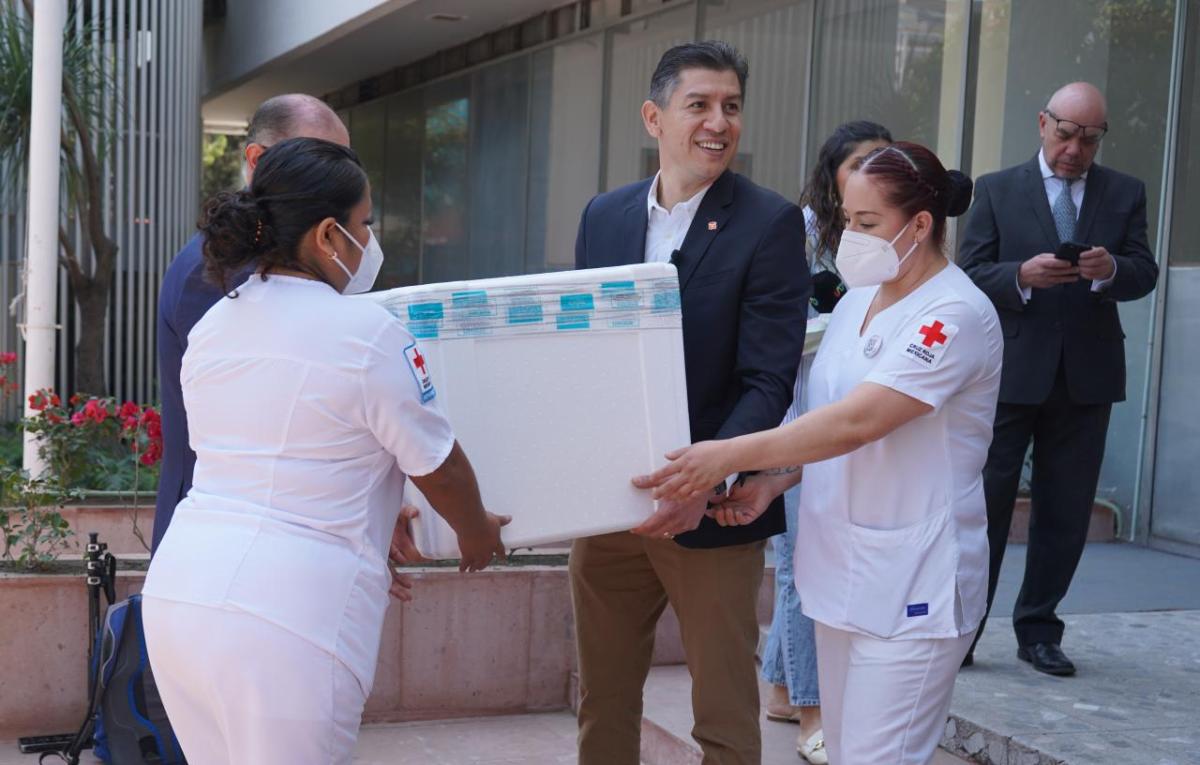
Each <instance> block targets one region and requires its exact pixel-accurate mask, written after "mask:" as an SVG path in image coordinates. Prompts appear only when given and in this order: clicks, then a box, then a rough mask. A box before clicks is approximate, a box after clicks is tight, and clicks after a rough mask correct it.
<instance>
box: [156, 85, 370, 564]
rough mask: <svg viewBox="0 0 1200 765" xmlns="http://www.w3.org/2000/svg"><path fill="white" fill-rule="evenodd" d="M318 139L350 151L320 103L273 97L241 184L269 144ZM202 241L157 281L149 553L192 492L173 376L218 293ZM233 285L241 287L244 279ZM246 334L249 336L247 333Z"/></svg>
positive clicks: (253, 136)
mask: <svg viewBox="0 0 1200 765" xmlns="http://www.w3.org/2000/svg"><path fill="white" fill-rule="evenodd" d="M300 137H304V138H323V139H325V140H326V141H332V142H334V143H339V144H341V145H343V146H349V145H350V134H349V133H347V132H346V126H345V125H343V124H342V121H341V119H340V118H339V117H338V116H337V114H336V113H334V111H333V110H332V109H330V108H329V107H328V106H326V105H325V103H324V102H322V101H321V100H320V99H317V98H313V97H312V96H308V95H304V94H302V93H292V94H287V95H282V96H275V97H273V98H269V99H267V100H266V101H264V102H263V103H262V104H261V105H260V106H259V107H258V109H257V110H256V111H255V112H254V116H253V117H252V118H251V120H250V126H249V130H248V134H247V136H246V148H245V157H246V165H245V173H244V174H245V176H246V182H247V183H249V182H250V177H251V175H252V174H253V173H254V167H255V165H257V164H258V158H259V157H260V156H262V153H263V152H264V151H266V150H267V148H268V147H270V146H271V145H272V144H274V143H276V142H278V141H282V140H284V139H286V138H300ZM203 246H204V240H203V238H202V237H201V236H200V235H199V234H196V235H195V236H193V237H192V238H191V240H190V241H189V242H188V243H187V244H186V245H184V247H183V249H182V250H180V251H179V254H178V255H176V256H175V259H174V260H172V261H171V265H170V266H168V267H167V272H166V274H165V275H164V276H163V282H162V287H161V288H160V290H159V293H158V383H159V389H160V391H161V395H162V429H163V459H162V469H161V473H160V474H159V478H158V499H157V501H156V503H155V508H154V536H153V541H152V543H151V552H152V553H153V551H154V550H156V549H158V543H159V542H160V541H161V540H162V538H163V534H165V533H166V531H167V526H168V525H170V523H171V516H172V515H173V514H174V512H175V506H176V505H177V504H179V501H180V500H182V499H183V498H184V497H185V496H187V493H188V490H189V489H191V488H192V471H193V470H194V469H195V467H196V453H195V452H193V451H192V450H191V448H190V447H189V446H188V425H187V413H186V412H185V411H184V406H183V392H182V390H181V389H180V383H179V370H180V365H181V364H182V362H183V352H184V351H186V350H187V336H188V333H189V332H191V331H192V327H193V326H195V324H196V322H198V321H200V318H201V317H202V316H204V314H205V313H207V312H208V309H209V308H212V307H213V305H215V304H216V302H217V301H218V300H220V299H221V297H222V293H221V290H220V288H219V287H217V286H216V285H214V284H212V283H211V282H209V281H208V280H207V279H206V278H205V277H204V258H203V254H202V252H201V249H202V247H203ZM248 275H249V274H243V275H242V277H241V278H239V279H236V280H235V281H237V282H239V283H240V282H241V281H242V279H244V277H245V276H248ZM247 331H253V328H248V329H247Z"/></svg>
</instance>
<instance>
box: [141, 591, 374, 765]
mask: <svg viewBox="0 0 1200 765" xmlns="http://www.w3.org/2000/svg"><path fill="white" fill-rule="evenodd" d="M142 619H143V622H144V624H145V631H146V648H147V651H148V653H149V657H150V665H151V667H152V669H153V671H154V680H155V682H156V684H157V685H158V690H159V693H160V694H161V695H162V700H163V706H164V707H165V708H166V711H167V717H168V719H169V720H170V721H171V726H172V727H173V728H174V730H175V735H176V736H178V738H179V744H180V746H181V747H182V748H183V753H184V756H185V757H187V760H188V763H189V764H190V765H234V764H235V763H236V764H244V763H255V765H299V764H301V763H334V765H349V763H350V761H351V759H352V757H353V753H354V745H355V741H356V740H357V738H358V728H359V724H360V723H361V721H362V711H363V705H364V704H365V703H366V693H365V692H364V691H363V688H362V686H361V685H360V684H359V682H358V680H357V679H356V678H355V676H354V673H353V672H351V671H350V670H349V669H348V668H347V667H346V665H345V664H343V663H342V662H340V661H339V660H338V659H337V658H335V657H334V656H333V655H332V654H330V653H328V652H327V651H324V650H322V649H320V648H318V647H316V646H315V645H313V644H312V643H310V642H308V641H306V640H304V639H303V638H301V637H299V636H298V635H296V634H294V633H292V632H289V631H287V630H284V629H282V628H281V627H278V626H276V625H274V624H272V623H271V622H268V621H266V620H264V619H261V618H259V617H257V616H253V615H250V614H247V613H244V612H241V611H232V610H224V609H220V608H212V607H208V606H197V605H192V604H189V603H178V602H175V601H171V600H163V599H161V598H154V597H150V596H143V600H142Z"/></svg>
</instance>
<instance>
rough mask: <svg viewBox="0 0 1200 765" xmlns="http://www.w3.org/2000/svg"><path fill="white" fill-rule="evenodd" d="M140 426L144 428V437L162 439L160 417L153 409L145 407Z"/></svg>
mask: <svg viewBox="0 0 1200 765" xmlns="http://www.w3.org/2000/svg"><path fill="white" fill-rule="evenodd" d="M141 424H142V425H143V426H144V427H145V428H146V435H147V436H149V437H150V438H152V439H161V438H162V416H161V415H159V413H158V412H157V411H156V410H155V409H154V408H153V407H149V406H148V407H146V409H145V411H143V412H142V421H141Z"/></svg>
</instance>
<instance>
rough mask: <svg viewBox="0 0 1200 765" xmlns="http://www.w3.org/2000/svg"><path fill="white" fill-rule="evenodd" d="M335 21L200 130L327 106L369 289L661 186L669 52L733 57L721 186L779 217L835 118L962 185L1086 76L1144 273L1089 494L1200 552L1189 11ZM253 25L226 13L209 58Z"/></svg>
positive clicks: (1163, 3) (816, 5)
mask: <svg viewBox="0 0 1200 765" xmlns="http://www.w3.org/2000/svg"><path fill="white" fill-rule="evenodd" d="M243 5H244V4H243ZM306 5H322V4H320V3H315V2H314V3H306V2H301V3H297V2H287V3H284V2H282V0H279V1H278V2H268V1H266V0H264V1H263V2H256V3H254V4H253V6H254V10H253V13H254V14H255V16H263V15H264V14H268V15H269V13H270V8H268V7H274V9H275V10H276V11H278V12H279V13H281V14H282V13H284V10H283V9H284V6H286V7H287V9H288V10H287V11H286V13H287V14H288V15H289V16H293V17H294V16H296V15H301V16H302V15H304V13H303V10H301V9H298V8H297V6H306ZM498 6H499V7H504V8H507V10H508V15H509V17H510V18H508V19H507V20H506V21H504V20H502V19H501V18H500V16H503V15H504V14H503V13H500V15H499V16H498V15H497V14H498V13H499V11H497V7H498ZM339 8H340V9H341V10H340V15H339V16H338V18H336V19H332V20H326V21H327V22H328V26H325V27H322V28H321V29H319V30H317V31H315V32H310V33H308V34H307V35H302V36H301V37H302V38H303V39H301V38H294V39H291V40H289V41H285V42H279V41H273V42H272V43H271V44H272V45H273V46H274V48H273V49H272V51H271V52H270V53H268V54H265V55H262V56H259V57H258V59H257V60H256V61H254V62H252V63H251V64H247V65H246V66H245V67H244V68H243V70H238V71H223V72H221V73H217V74H213V73H212V72H211V70H210V75H212V76H210V78H209V81H208V83H207V88H208V94H207V95H206V97H205V98H206V101H205V107H204V109H205V117H206V119H212V120H214V121H223V122H228V121H230V120H237V119H242V120H244V119H246V118H247V117H248V116H249V114H250V112H252V110H253V106H254V104H255V103H257V100H258V99H259V97H262V96H265V95H270V94H271V93H272V92H283V91H286V90H306V91H308V92H314V93H317V94H320V95H323V96H325V97H326V99H327V100H328V101H329V102H330V103H331V104H332V105H333V106H334V107H335V108H337V109H338V110H339V113H340V114H341V115H342V116H343V118H344V120H345V121H346V123H347V124H348V126H349V128H350V132H351V139H352V142H353V145H354V148H355V149H356V150H357V151H358V153H359V155H360V157H361V158H362V160H363V162H364V164H365V166H366V167H367V169H368V172H369V174H370V176H371V186H372V194H373V197H374V203H375V208H376V211H377V213H376V217H377V219H378V220H379V221H380V223H379V231H378V234H379V238H380V241H381V244H382V245H383V248H384V251H385V252H386V253H387V256H388V260H387V264H386V265H385V270H384V273H383V275H382V276H381V279H380V286H385V287H390V286H398V285H404V284H413V283H417V282H436V281H444V280H449V279H459V278H467V277H488V276H499V275H506V274H516V273H527V272H537V271H545V270H554V269H565V268H570V267H571V266H572V263H573V249H574V239H575V230H576V225H577V223H578V220H579V215H580V212H581V211H582V209H583V206H584V205H585V204H586V203H587V201H588V199H589V198H590V197H591V196H592V195H594V194H596V193H597V192H599V191H603V190H606V189H612V188H615V187H617V186H620V185H622V184H625V183H628V182H631V181H634V180H636V179H639V178H643V177H646V176H648V175H650V174H652V173H653V172H654V170H655V168H656V161H657V160H656V155H655V146H654V144H653V142H652V141H651V140H650V139H649V138H648V136H647V135H646V134H645V131H644V130H643V128H642V125H641V121H640V117H639V113H638V110H639V107H640V105H641V103H642V101H643V100H644V98H645V94H646V91H647V87H648V82H649V78H650V73H651V71H652V69H653V67H654V65H655V63H656V61H657V59H658V57H659V56H660V55H661V53H662V52H663V51H665V50H666V49H667V48H668V47H670V46H671V45H674V44H676V43H679V42H683V41H686V40H691V39H697V38H720V39H723V40H727V41H729V42H731V43H733V44H735V45H737V46H738V47H739V48H740V49H741V50H742V51H743V52H744V53H745V54H746V56H747V57H748V59H749V61H750V80H749V84H748V89H747V99H746V105H745V111H744V131H743V135H742V140H741V145H740V149H739V156H738V158H737V162H736V167H737V169H738V170H739V171H740V172H742V173H744V174H746V175H747V176H749V177H750V178H752V179H753V180H755V181H756V182H758V183H760V184H763V185H765V186H768V187H770V188H773V189H775V190H777V191H778V192H780V193H781V194H783V195H784V196H787V197H789V198H793V199H794V198H796V197H797V196H798V194H799V192H800V189H801V187H802V185H803V181H804V177H805V174H806V172H807V169H808V168H809V166H810V163H811V162H812V161H813V159H814V158H815V157H816V153H817V150H818V148H819V147H820V144H821V143H822V141H823V140H824V138H825V137H826V136H827V135H828V133H829V132H830V131H831V130H832V129H833V128H834V127H835V126H836V125H837V124H839V123H841V122H843V121H845V120H848V119H855V118H867V119H873V120H876V121H879V122H882V123H883V124H885V125H887V126H888V127H889V128H890V129H891V131H892V133H893V134H894V135H896V136H897V137H898V138H904V139H908V140H914V141H918V142H921V143H923V144H925V145H927V146H930V147H931V148H933V149H934V150H935V151H936V152H937V153H938V155H939V157H940V158H941V159H942V161H943V162H944V163H945V164H946V165H947V166H948V167H958V168H961V169H963V170H964V171H965V172H967V173H968V174H970V175H972V176H978V175H980V174H983V173H987V172H991V171H994V170H997V169H1000V168H1002V167H1007V166H1010V165H1013V164H1017V163H1020V162H1024V161H1026V160H1028V159H1029V158H1031V157H1032V156H1033V155H1034V154H1035V152H1036V151H1037V149H1038V136H1037V114H1038V112H1039V110H1040V109H1041V108H1042V107H1043V106H1044V105H1045V102H1046V100H1047V98H1048V97H1049V95H1050V94H1051V93H1052V92H1053V91H1054V90H1055V89H1056V88H1057V87H1058V86H1059V85H1061V84H1063V83H1066V82H1070V81H1073V80H1087V81H1090V82H1093V83H1095V84H1096V85H1098V86H1099V87H1100V88H1101V89H1102V90H1104V91H1105V92H1106V94H1107V97H1108V100H1109V123H1110V125H1111V130H1110V132H1109V134H1108V136H1107V137H1106V138H1105V140H1104V143H1103V147H1102V149H1101V152H1100V155H1099V157H1098V161H1099V162H1101V163H1102V164H1105V165H1108V166H1111V167H1114V168H1116V169H1118V170H1122V171H1124V172H1127V173H1131V174H1134V175H1136V176H1138V177H1139V178H1141V179H1142V180H1143V181H1145V183H1146V187H1147V191H1148V194H1149V209H1148V213H1149V223H1150V241H1151V243H1152V245H1153V247H1154V250H1155V252H1156V254H1157V257H1158V258H1159V262H1160V264H1161V265H1162V272H1163V276H1162V279H1161V281H1160V285H1159V288H1158V289H1157V290H1156V291H1155V293H1154V294H1153V295H1152V296H1151V297H1149V298H1146V299H1143V300H1141V301H1137V302H1134V303H1128V304H1123V305H1122V306H1121V315H1122V321H1123V323H1124V326H1125V331H1126V334H1127V338H1126V343H1127V352H1128V358H1129V386H1128V387H1129V399H1128V401H1126V402H1124V403H1122V404H1120V405H1118V406H1117V407H1116V408H1115V409H1114V413H1113V422H1112V426H1111V429H1110V435H1109V443H1108V454H1107V459H1106V462H1105V467H1104V472H1103V476H1102V480H1101V486H1100V496H1101V497H1102V498H1103V499H1105V500H1106V501H1111V502H1112V503H1114V504H1115V505H1116V506H1118V507H1119V508H1120V518H1121V529H1120V535H1121V536H1122V537H1124V538H1127V539H1137V540H1139V541H1146V542H1149V543H1152V544H1155V545H1157V546H1161V547H1165V548H1172V549H1179V550H1183V551H1186V552H1191V553H1193V554H1195V553H1196V552H1197V551H1198V550H1200V506H1198V505H1197V503H1196V502H1195V500H1194V497H1196V496H1198V495H1200V471H1197V470H1195V469H1193V466H1192V463H1193V462H1194V461H1195V460H1196V458H1197V457H1198V456H1200V404H1197V402H1196V400H1195V398H1194V397H1193V396H1191V395H1190V393H1191V392H1192V391H1193V390H1195V389H1196V388H1197V387H1200V354H1197V353H1196V352H1195V349H1196V348H1200V318H1198V317H1200V312H1198V311H1196V309H1195V307H1194V306H1195V305H1196V301H1197V300H1198V299H1200V216H1198V215H1196V214H1194V212H1189V211H1193V210H1195V209H1196V204H1197V200H1198V199H1200V150H1198V149H1196V148H1195V146H1196V144H1197V139H1200V78H1198V72H1200V59H1198V49H1200V32H1198V30H1200V0H1055V2H1045V1H1044V0H581V1H580V2H572V3H566V4H564V3H563V2H561V0H559V1H558V2H543V3H536V2H525V1H524V0H521V1H518V0H513V2H511V3H507V4H506V3H503V2H499V3H498V2H494V0H477V1H476V2H468V1H465V0H460V1H456V2H437V3H435V2H428V1H426V2H422V1H421V0H408V1H407V2H390V3H388V2H385V3H370V2H358V3H343V4H339ZM451 11H452V12H451ZM248 13H250V11H249V10H248V9H247V8H244V7H240V6H239V4H238V3H237V2H235V0H230V2H229V5H228V8H227V9H225V10H224V13H223V16H222V18H221V19H219V20H218V21H217V22H216V27H218V28H217V29H215V30H211V31H210V32H211V33H210V35H209V49H208V54H209V59H210V61H212V60H213V57H214V56H218V57H220V56H221V55H222V52H223V50H225V49H224V48H223V47H222V46H223V45H232V44H234V42H233V41H236V40H237V39H239V38H238V37H237V35H236V33H235V32H234V31H233V30H234V28H236V27H239V26H243V25H246V24H249V23H251V21H252V18H251V17H250V16H248V15H246V14H248ZM445 17H449V18H445ZM454 17H457V18H454ZM455 24H458V25H460V26H459V29H460V31H459V32H457V33H456V32H453V31H447V30H448V29H451V30H452V29H454V28H455ZM289 46H291V47H289ZM275 48H280V49H284V48H285V49H286V50H282V51H279V50H275ZM230 55H233V53H230ZM239 55H244V54H239ZM272 56H274V58H272ZM222 60H227V59H222Z"/></svg>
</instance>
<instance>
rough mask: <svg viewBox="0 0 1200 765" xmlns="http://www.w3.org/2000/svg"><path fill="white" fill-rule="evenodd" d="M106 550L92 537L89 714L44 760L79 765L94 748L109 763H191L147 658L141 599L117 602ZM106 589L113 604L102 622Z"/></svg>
mask: <svg viewBox="0 0 1200 765" xmlns="http://www.w3.org/2000/svg"><path fill="white" fill-rule="evenodd" d="M104 547H105V545H101V544H97V543H96V538H95V535H92V541H91V544H89V545H88V552H89V555H88V560H89V565H88V589H89V594H90V596H91V603H90V606H91V619H90V622H91V623H92V624H93V625H94V626H93V630H94V639H93V640H94V642H93V644H92V645H91V646H90V649H91V650H90V651H89V654H90V665H89V676H88V690H89V699H88V712H87V716H86V718H85V719H84V722H83V725H82V727H81V728H80V729H79V732H78V733H77V734H76V735H75V738H74V740H73V741H72V742H71V743H70V745H68V746H67V747H66V748H65V749H64V750H62V751H61V752H46V753H45V754H43V755H42V758H45V757H46V756H49V755H51V754H54V755H58V756H59V757H61V758H62V759H63V760H65V761H66V762H67V763H69V765H78V763H79V755H80V752H82V751H83V750H84V749H86V748H88V747H89V746H91V747H93V748H94V752H93V753H94V754H95V755H96V757H98V758H99V759H100V760H101V761H102V762H105V763H109V765H187V760H185V759H184V757H183V750H182V749H181V748H180V746H179V741H178V740H177V739H176V738H175V732H174V731H173V730H172V729H171V723H170V722H168V720H167V713H166V710H165V709H164V708H163V704H162V698H161V697H160V696H159V695H158V688H157V687H156V686H155V684H154V673H153V672H152V671H151V669H150V660H149V658H148V656H147V654H146V635H145V632H144V631H143V628H142V596H141V595H131V596H130V597H128V598H126V599H125V600H122V601H116V586H115V580H116V568H117V567H116V559H115V558H113V557H112V555H111V554H110V553H106V552H105V551H104ZM93 564H94V565H93ZM102 591H103V593H104V594H105V595H106V596H107V599H108V602H109V604H110V605H109V606H108V610H107V611H106V612H105V613H104V618H103V619H100V618H99V611H100V593H101V592H102ZM114 601H116V602H114ZM40 761H41V760H39V762H40Z"/></svg>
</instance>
